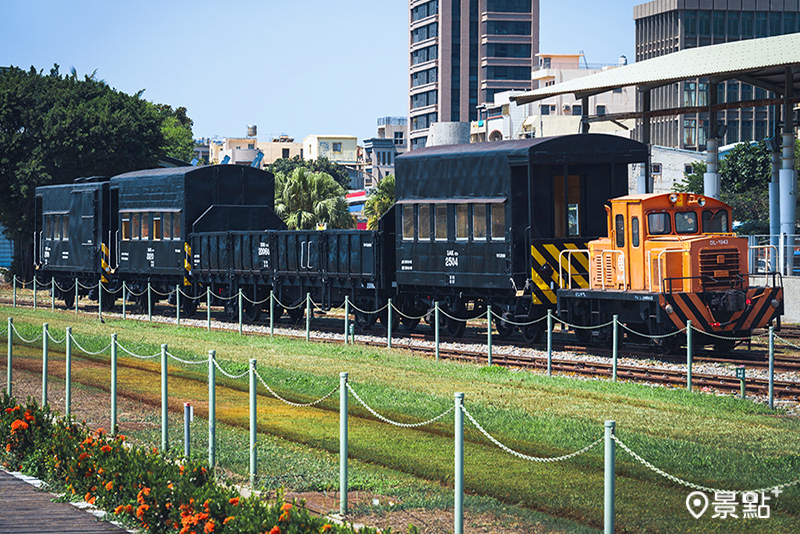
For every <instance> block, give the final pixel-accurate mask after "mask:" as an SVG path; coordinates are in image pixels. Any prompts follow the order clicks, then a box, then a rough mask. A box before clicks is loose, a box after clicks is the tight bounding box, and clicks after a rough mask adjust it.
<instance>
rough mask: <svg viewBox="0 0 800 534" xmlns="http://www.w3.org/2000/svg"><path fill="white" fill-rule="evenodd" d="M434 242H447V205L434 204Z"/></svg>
mask: <svg viewBox="0 0 800 534" xmlns="http://www.w3.org/2000/svg"><path fill="white" fill-rule="evenodd" d="M435 230H436V240H437V241H446V240H447V204H436V226H435Z"/></svg>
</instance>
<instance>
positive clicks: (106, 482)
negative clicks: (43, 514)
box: [0, 394, 414, 534]
mask: <svg viewBox="0 0 800 534" xmlns="http://www.w3.org/2000/svg"><path fill="white" fill-rule="evenodd" d="M0 439H1V440H3V441H2V445H3V449H2V452H0V459H1V460H2V465H3V466H4V467H5V468H7V469H11V470H22V471H24V472H26V473H28V474H30V475H33V476H36V477H37V478H40V479H42V480H45V481H47V482H48V483H49V484H51V485H52V486H54V487H58V488H63V490H64V491H65V492H66V493H67V494H68V495H72V496H75V498H80V497H82V498H83V499H84V500H85V501H87V502H89V503H91V504H93V505H94V506H96V507H98V508H101V509H104V510H106V511H107V512H110V513H112V514H114V515H116V518H117V519H118V520H120V521H121V522H122V523H125V524H128V525H132V526H136V527H138V528H141V529H143V530H144V531H146V532H154V533H156V532H173V533H174V532H179V533H180V534H207V533H212V532H214V533H218V532H219V533H261V532H264V533H268V534H303V533H315V534H316V533H341V534H345V533H354V532H360V533H362V534H372V533H375V532H377V531H376V530H374V529H371V528H369V527H364V528H362V529H360V530H358V531H356V530H355V529H353V528H352V527H348V526H341V525H336V524H332V523H330V522H329V521H327V520H326V519H325V518H321V517H316V516H312V515H310V514H309V513H308V511H307V510H306V509H305V508H303V507H302V506H299V505H298V503H296V502H293V503H289V502H284V500H283V499H282V497H281V496H280V495H278V497H277V498H276V499H275V500H274V501H272V502H265V501H262V500H261V499H259V498H258V497H250V498H248V499H242V498H240V497H239V495H238V493H237V492H236V491H235V490H234V489H231V488H228V487H225V486H222V485H220V484H217V483H216V482H215V481H214V475H213V471H212V470H210V469H209V468H208V466H207V465H206V464H204V463H202V462H198V461H193V460H188V459H183V458H181V459H176V458H173V457H169V456H167V455H165V454H164V453H161V452H160V451H158V450H157V449H155V448H154V449H152V450H145V449H143V448H141V447H137V446H128V444H126V443H125V436H123V435H109V434H106V433H105V432H104V431H103V430H102V429H98V430H97V431H95V432H92V431H91V430H90V429H89V428H87V427H86V425H85V424H77V423H76V422H74V421H72V420H70V419H63V418H55V417H54V416H53V414H52V413H51V412H50V409H49V407H48V406H45V407H40V406H39V405H38V404H37V403H36V402H35V401H34V400H33V399H29V400H28V403H27V405H26V406H24V407H23V406H20V405H19V404H17V402H16V400H15V399H14V398H13V397H9V396H8V395H6V394H4V395H3V398H2V401H0ZM411 530H414V529H413V527H411V528H410V531H411ZM386 532H387V534H388V533H389V532H390V530H387V531H386Z"/></svg>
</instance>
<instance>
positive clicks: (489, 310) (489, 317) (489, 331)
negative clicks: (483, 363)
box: [486, 304, 492, 365]
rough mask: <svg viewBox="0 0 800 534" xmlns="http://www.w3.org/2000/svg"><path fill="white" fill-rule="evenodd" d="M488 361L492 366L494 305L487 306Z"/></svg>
mask: <svg viewBox="0 0 800 534" xmlns="http://www.w3.org/2000/svg"><path fill="white" fill-rule="evenodd" d="M486 347H487V351H486V360H487V363H488V364H489V365H492V305H491V304H487V305H486Z"/></svg>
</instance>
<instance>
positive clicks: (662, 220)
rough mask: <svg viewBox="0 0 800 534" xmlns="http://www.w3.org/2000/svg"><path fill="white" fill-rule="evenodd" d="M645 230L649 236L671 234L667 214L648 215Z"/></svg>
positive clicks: (670, 225) (670, 224)
mask: <svg viewBox="0 0 800 534" xmlns="http://www.w3.org/2000/svg"><path fill="white" fill-rule="evenodd" d="M647 228H648V231H649V232H650V235H667V234H671V233H672V223H671V221H670V218H669V213H666V212H661V213H648V214H647Z"/></svg>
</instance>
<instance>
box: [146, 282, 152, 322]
mask: <svg viewBox="0 0 800 534" xmlns="http://www.w3.org/2000/svg"><path fill="white" fill-rule="evenodd" d="M147 320H148V321H152V320H153V297H152V295H151V294H150V282H147Z"/></svg>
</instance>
